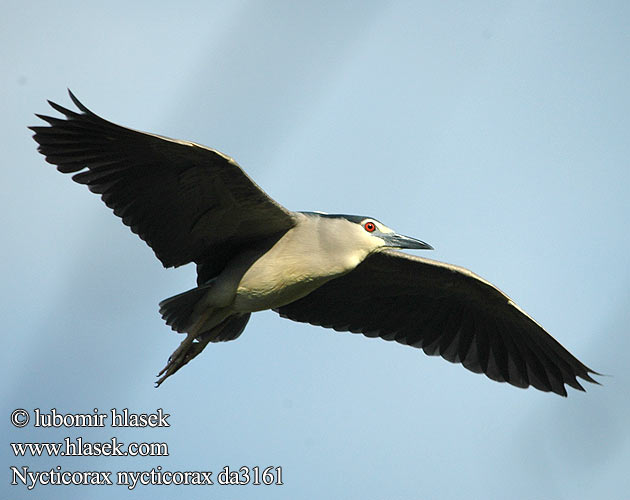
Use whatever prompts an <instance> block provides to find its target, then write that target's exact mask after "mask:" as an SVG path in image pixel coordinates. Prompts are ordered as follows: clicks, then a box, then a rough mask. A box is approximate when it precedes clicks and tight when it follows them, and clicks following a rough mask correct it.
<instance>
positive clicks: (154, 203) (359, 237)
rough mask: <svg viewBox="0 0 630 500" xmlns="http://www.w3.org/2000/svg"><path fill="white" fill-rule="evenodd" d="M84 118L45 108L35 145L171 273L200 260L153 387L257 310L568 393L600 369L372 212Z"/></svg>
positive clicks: (170, 304) (181, 145)
mask: <svg viewBox="0 0 630 500" xmlns="http://www.w3.org/2000/svg"><path fill="white" fill-rule="evenodd" d="M70 97H71V98H72V101H73V102H74V104H75V105H76V106H77V107H78V108H79V110H80V111H81V113H77V112H74V111H70V110H68V109H65V108H63V107H61V106H59V105H58V104H55V103H53V102H50V101H49V103H50V105H51V106H52V107H53V108H54V109H55V110H57V111H59V112H60V113H62V114H63V115H65V118H52V117H49V116H43V115H37V116H38V117H39V118H41V119H43V120H45V121H46V122H48V123H49V124H50V126H43V127H31V128H32V130H33V131H34V132H35V135H34V138H35V140H36V141H37V142H38V143H39V151H40V152H41V153H42V154H43V155H45V156H46V160H47V161H48V162H49V163H52V164H54V165H57V169H58V170H59V171H60V172H63V173H74V172H78V173H77V174H76V175H74V176H73V180H75V181H76V182H78V183H80V184H86V185H87V186H88V187H89V189H90V191H92V192H94V193H98V194H100V195H101V198H102V199H103V201H104V202H105V204H106V205H107V206H108V207H110V208H112V209H113V210H114V214H116V215H117V216H119V217H121V218H122V221H123V223H124V224H126V225H127V226H129V227H130V228H131V230H132V231H133V232H134V233H136V234H137V235H138V236H140V238H142V239H143V240H144V241H146V242H147V244H148V245H149V246H150V247H151V248H152V249H153V251H154V252H155V254H156V256H157V258H158V259H160V261H161V262H162V264H163V265H164V266H165V267H177V266H181V265H184V264H187V263H189V262H195V263H196V264H197V287H195V288H193V289H192V290H189V291H187V292H184V293H180V294H179V295H175V296H174V297H171V298H168V299H166V300H164V301H162V302H161V303H160V313H161V314H162V317H163V318H164V320H165V321H166V323H167V324H168V325H170V326H171V327H172V328H173V329H174V330H176V331H178V332H184V333H187V337H186V339H185V340H184V341H183V342H182V343H181V344H180V346H179V347H178V348H177V349H176V350H175V352H173V354H172V355H171V357H170V358H169V361H168V364H167V365H166V366H165V367H164V369H163V370H162V371H161V372H160V373H159V374H158V376H159V377H160V378H159V379H158V382H157V385H159V384H160V383H162V382H163V381H164V380H165V379H166V378H167V377H169V376H170V375H172V374H173V373H175V372H176V371H177V370H178V369H179V368H181V367H182V366H184V365H185V364H186V363H188V362H189V361H190V360H191V359H193V358H194V357H195V356H197V355H198V354H199V353H200V352H201V351H202V350H203V349H204V348H205V347H206V345H207V344H208V343H209V342H223V341H228V340H234V339H236V338H237V337H238V336H239V335H240V334H241V333H242V332H243V330H244V328H245V325H246V324H247V321H248V320H249V317H250V314H251V313H252V312H255V311H262V310H265V309H273V310H274V311H276V312H277V313H279V314H280V315H281V316H282V317H285V318H289V319H292V320H294V321H302V322H307V323H311V324H314V325H321V326H324V327H327V328H334V329H335V330H348V331H351V332H360V333H363V334H364V335H366V336H368V337H381V338H383V339H385V340H395V341H397V342H400V343H401V344H406V345H410V346H414V347H420V348H422V349H423V350H424V352H425V353H427V354H429V355H438V354H439V355H440V356H442V357H443V358H444V359H447V360H448V361H451V362H454V363H461V364H463V365H464V366H465V367H466V368H468V369H469V370H471V371H473V372H477V373H485V374H486V375H487V376H488V377H489V378H491V379H493V380H497V381H500V382H508V383H510V384H512V385H515V386H517V387H528V386H530V385H532V386H534V387H535V388H537V389H540V390H541V391H553V392H555V393H556V394H560V395H563V396H566V394H567V393H566V390H565V384H566V385H569V386H571V387H574V388H576V389H579V390H584V389H583V387H582V386H581V385H580V383H579V382H578V381H577V378H576V377H581V378H582V379H584V380H587V381H589V382H594V383H597V382H596V381H595V380H594V379H593V378H591V376H590V375H589V374H596V372H594V371H593V370H591V369H590V368H588V367H587V366H585V365H584V364H583V363H581V362H580V361H579V360H578V359H576V358H575V357H574V356H573V355H572V354H571V353H569V351H567V350H566V349H565V348H564V347H562V346H561V345H560V344H559V343H558V342H557V341H556V340H555V339H554V338H553V337H551V336H550V335H549V334H548V333H547V332H545V330H543V328H542V327H541V326H540V325H538V324H537V323H536V322H535V321H534V320H533V319H532V318H531V317H529V316H528V315H527V314H525V313H524V312H523V311H522V310H521V309H519V308H518V307H517V306H516V304H514V302H512V301H511V300H510V298H509V297H507V296H506V295H504V294H503V293H502V292H500V291H499V290H498V289H497V288H495V287H494V286H492V285H491V284H490V283H488V282H487V281H485V280H484V279H482V278H480V277H479V276H476V275H475V274H473V273H471V272H470V271H468V270H466V269H463V268H461V267H455V266H451V265H448V264H443V263H441V262H436V261H432V260H428V259H423V258H419V257H415V256H411V255H407V254H404V253H401V252H396V251H392V250H390V248H411V249H429V248H431V247H430V246H429V245H427V244H426V243H424V242H422V241H419V240H416V239H413V238H409V237H407V236H402V235H399V234H397V233H395V232H394V231H392V230H391V229H390V228H388V227H387V226H385V225H384V224H383V223H381V222H379V221H378V220H376V219H373V218H371V217H363V216H354V215H353V216H350V215H331V214H324V213H320V212H291V211H289V210H287V209H285V208H284V207H282V206H280V205H279V204H278V203H276V202H275V201H274V200H272V199H271V198H270V197H269V196H267V195H266V194H265V193H264V192H263V191H262V190H261V189H260V188H259V187H258V186H257V185H256V184H255V183H254V182H253V181H252V180H251V179H250V178H249V177H248V176H247V175H246V174H245V173H244V172H243V170H241V168H240V167H239V166H238V164H237V163H236V162H235V161H234V160H233V159H232V158H230V157H228V156H226V155H224V154H222V153H220V152H218V151H215V150H213V149H210V148H206V147H204V146H201V145H199V144H195V143H193V142H188V141H179V140H174V139H169V138H166V137H161V136H159V135H154V134H147V133H144V132H138V131H136V130H131V129H128V128H125V127H121V126H119V125H115V124H113V123H111V122H108V121H106V120H104V119H102V118H100V117H98V116H97V115H95V114H94V113H92V112H91V111H90V110H88V109H87V108H86V107H85V106H83V105H82V104H81V103H80V102H79V101H78V100H77V99H76V97H74V95H72V93H70Z"/></svg>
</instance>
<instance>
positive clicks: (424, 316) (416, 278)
mask: <svg viewBox="0 0 630 500" xmlns="http://www.w3.org/2000/svg"><path fill="white" fill-rule="evenodd" d="M277 312H278V313H279V314H280V315H281V316H283V317H285V318H289V319H292V320H294V321H302V322H306V323H311V324H314V325H320V326H324V327H327V328H334V329H335V330H338V331H344V330H347V331H351V332H354V333H363V334H364V335H366V336H368V337H381V338H383V339H385V340H395V341H396V342H400V343H401V344H406V345H410V346H414V347H419V348H422V349H423V350H424V352H425V353H426V354H429V355H441V356H442V357H443V358H444V359H447V360H448V361H451V362H453V363H462V364H463V365H464V366H465V367H466V368H468V369H469V370H471V371H473V372H476V373H485V374H486V375H487V376H488V377H489V378H491V379H493V380H497V381H499V382H508V383H510V384H512V385H515V386H517V387H528V386H530V385H532V386H534V387H535V388H537V389H540V390H541V391H553V392H555V393H556V394H560V395H562V396H566V394H567V393H566V390H565V387H564V384H567V385H569V386H571V387H574V388H575V389H579V390H582V391H583V390H584V388H583V387H582V386H581V385H580V383H579V382H578V381H577V379H576V377H581V378H582V379H584V380H588V381H589V382H594V383H597V382H596V381H595V380H593V379H592V378H591V377H590V375H589V373H593V374H597V373H596V372H594V371H593V370H591V369H590V368H588V367H587V366H585V365H584V364H582V363H581V362H580V361H579V360H578V359H576V358H575V357H574V356H573V355H572V354H571V353H570V352H569V351H567V350H566V349H565V348H564V347H562V346H561V345H560V344H559V343H558V342H557V341H556V340H555V339H554V338H553V337H552V336H551V335H549V334H548V333H547V332H546V331H545V330H543V328H542V327H541V326H540V325H538V323H536V322H535V321H534V320H533V319H532V318H530V317H529V316H528V315H527V314H525V313H524V312H523V311H522V310H521V309H519V308H518V306H516V304H514V303H513V302H512V301H511V300H510V298H509V297H508V296H506V295H504V294H503V293H502V292H501V291H499V290H498V289H497V288H495V287H494V286H492V285H491V284H490V283H488V282H487V281H485V280H483V279H482V278H480V277H479V276H477V275H475V274H473V273H471V272H470V271H468V270H466V269H463V268H461V267H456V266H451V265H448V264H443V263H441V262H436V261H432V260H429V259H423V258H420V257H415V256H411V255H407V254H404V253H401V252H394V251H383V252H376V253H374V254H372V255H370V256H369V257H368V258H367V259H366V260H365V261H364V262H363V263H362V264H360V265H359V266H358V267H357V268H356V269H355V270H353V271H351V272H350V273H348V274H346V275H344V276H342V277H340V278H337V279H334V280H331V281H329V282H328V283H326V284H325V285H324V286H322V287H321V288H319V289H317V290H315V291H314V292H312V293H311V294H309V295H307V296H306V297H304V298H302V299H300V300H297V301H295V302H293V303H291V304H288V305H286V306H283V307H280V308H279V309H277Z"/></svg>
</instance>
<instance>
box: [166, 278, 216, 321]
mask: <svg viewBox="0 0 630 500" xmlns="http://www.w3.org/2000/svg"><path fill="white" fill-rule="evenodd" d="M211 286H212V285H211V284H209V285H203V286H199V287H196V288H193V289H191V290H188V291H186V292H182V293H178V294H177V295H173V296H172V297H169V298H168V299H164V300H163V301H162V302H160V315H161V316H162V319H163V320H164V321H166V324H167V325H169V326H170V327H171V328H172V329H173V330H175V331H176V332H180V333H183V332H185V331H186V330H187V329H188V328H189V327H190V323H191V320H192V315H193V312H194V310H195V306H196V305H197V303H198V302H199V301H200V300H201V299H202V298H203V297H204V295H205V294H206V293H207V292H208V289H209V288H210V287H211Z"/></svg>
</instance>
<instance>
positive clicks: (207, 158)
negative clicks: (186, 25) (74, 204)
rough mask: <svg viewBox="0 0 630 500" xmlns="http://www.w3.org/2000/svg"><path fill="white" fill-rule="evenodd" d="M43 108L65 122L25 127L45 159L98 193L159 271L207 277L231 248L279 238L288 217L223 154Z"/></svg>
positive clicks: (83, 113) (94, 118)
mask: <svg viewBox="0 0 630 500" xmlns="http://www.w3.org/2000/svg"><path fill="white" fill-rule="evenodd" d="M70 97H71V98H72V101H73V102H74V104H75V105H76V106H77V107H78V108H79V110H80V111H81V113H76V112H74V111H70V110H68V109H65V108H63V107H61V106H59V105H58V104H55V103H53V102H50V101H49V103H50V105H51V106H52V107H53V108H54V109H55V110H57V111H59V112H60V113H62V114H63V115H65V119H64V118H52V117H49V116H43V115H37V116H38V117H39V118H41V119H42V120H45V121H46V122H48V123H49V124H50V126H41V127H30V128H31V129H32V130H33V131H34V132H35V135H34V139H35V141H37V142H38V143H39V151H40V152H41V153H42V154H43V155H44V156H46V161H48V162H49V163H52V164H54V165H57V169H58V170H59V171H60V172H63V173H74V172H79V173H77V174H76V175H74V176H73V177H72V178H73V180H75V181H76V182H78V183H80V184H86V185H87V186H88V187H89V189H90V191H92V192H94V193H98V194H100V195H101V198H102V199H103V201H104V202H105V204H106V205H107V206H108V207H110V208H112V209H113V210H114V214H116V215H117V216H119V217H121V218H122V220H123V223H124V224H126V225H127V226H129V227H130V228H131V230H132V231H133V232H134V233H136V234H137V235H138V236H140V238H142V239H143V240H144V241H146V242H147V244H148V245H149V246H150V247H151V248H152V249H153V251H154V252H155V255H156V256H157V258H158V259H160V261H162V264H164V266H165V267H172V266H175V267H176V266H181V265H183V264H186V263H188V262H196V263H198V264H201V265H202V266H205V270H204V273H205V274H207V275H212V274H213V273H215V272H217V271H218V270H220V269H222V268H223V266H224V265H225V261H226V260H227V259H228V258H229V256H230V255H233V254H234V252H235V251H237V249H238V248H241V247H244V246H247V245H251V244H254V243H256V242H259V241H260V240H261V239H265V238H269V237H273V236H275V235H278V236H279V235H281V234H283V233H284V232H285V231H287V230H288V229H290V228H291V227H292V226H293V225H294V217H293V215H292V213H291V212H290V211H288V210H286V209H285V208H283V207H282V206H280V205H279V204H278V203H276V202H275V201H274V200H273V199H271V198H270V197H269V196H268V195H267V194H265V192H264V191H263V190H262V189H260V188H259V187H258V186H257V185H256V184H255V183H254V182H253V181H252V180H251V179H250V178H249V177H248V176H247V175H246V174H245V172H243V170H242V169H241V168H240V167H239V166H238V164H237V163H236V162H235V161H234V160H233V159H232V158H230V157H228V156H225V155H223V154H221V153H219V152H218V151H215V150H213V149H210V148H206V147H204V146H201V145H199V144H195V143H193V142H188V141H179V140H174V139H169V138H167V137H161V136H159V135H154V134H148V133H144V132H139V131H136V130H132V129H128V128H125V127H121V126H119V125H116V124H114V123H111V122H108V121H107V120H104V119H103V118H100V117H99V116H97V115H95V114H94V113H92V112H91V111H90V110H88V109H87V108H86V107H85V106H83V104H81V103H80V102H79V101H78V100H77V98H76V97H75V96H74V95H73V94H72V93H71V92H70Z"/></svg>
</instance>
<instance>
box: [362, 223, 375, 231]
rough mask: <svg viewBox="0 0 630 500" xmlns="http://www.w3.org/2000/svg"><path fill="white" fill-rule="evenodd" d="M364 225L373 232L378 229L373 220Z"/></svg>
mask: <svg viewBox="0 0 630 500" xmlns="http://www.w3.org/2000/svg"><path fill="white" fill-rule="evenodd" d="M363 227H364V228H365V230H366V231H367V232H368V233H373V232H374V230H375V229H376V225H375V224H374V223H373V222H366V223H365V224H364V225H363Z"/></svg>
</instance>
